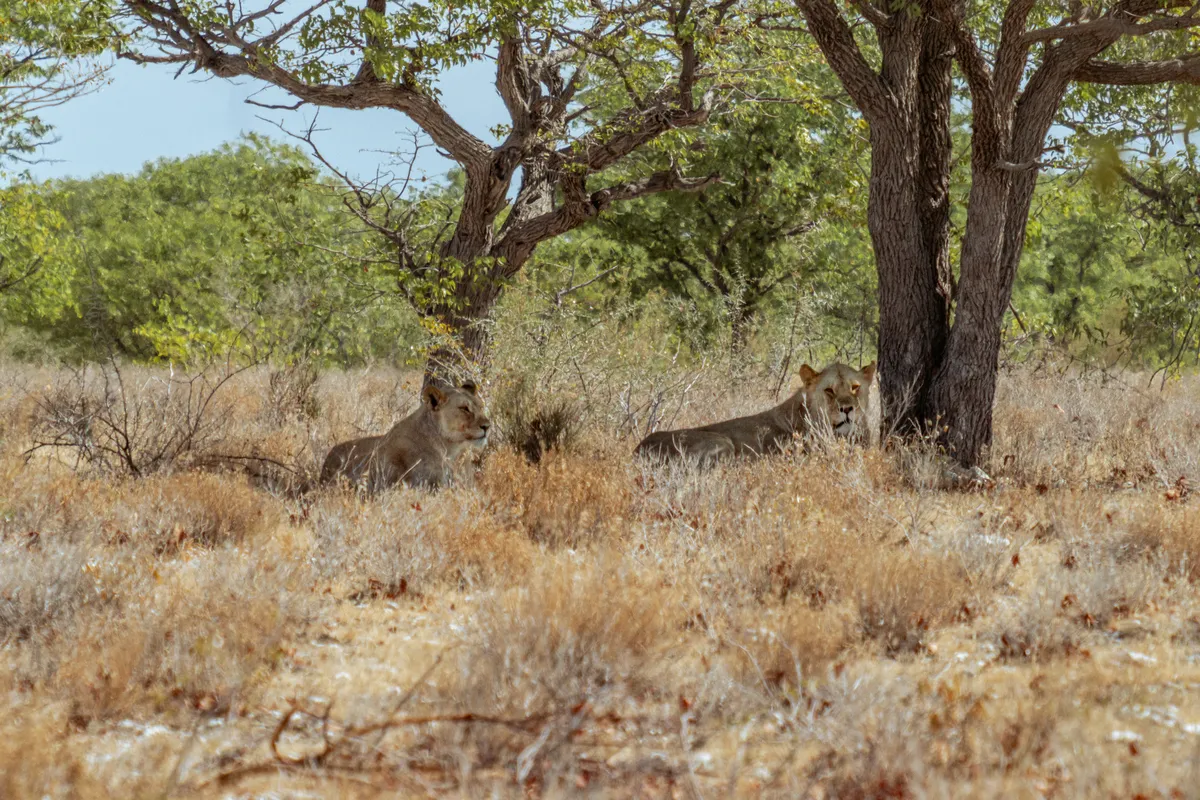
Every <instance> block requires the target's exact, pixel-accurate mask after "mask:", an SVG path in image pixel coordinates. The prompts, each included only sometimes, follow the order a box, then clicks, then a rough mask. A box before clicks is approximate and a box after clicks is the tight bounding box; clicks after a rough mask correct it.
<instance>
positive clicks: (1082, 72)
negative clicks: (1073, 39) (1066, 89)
mask: <svg viewBox="0 0 1200 800" xmlns="http://www.w3.org/2000/svg"><path fill="white" fill-rule="evenodd" d="M1073 77H1074V79H1075V80H1077V81H1079V82H1081V83H1103V84H1108V85H1110V86H1149V85H1152V84H1156V83H1191V84H1200V53H1189V54H1187V55H1184V56H1180V57H1179V58H1172V59H1168V60H1166V61H1134V62H1129V63H1125V64H1119V63H1116V62H1113V61H1096V60H1094V59H1093V60H1090V61H1088V62H1087V63H1085V64H1084V65H1083V66H1082V67H1080V68H1079V69H1077V70H1075V74H1074V75H1073Z"/></svg>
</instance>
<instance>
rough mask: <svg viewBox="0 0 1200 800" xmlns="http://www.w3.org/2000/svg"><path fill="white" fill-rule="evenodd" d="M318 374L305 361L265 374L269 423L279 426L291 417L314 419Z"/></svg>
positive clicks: (318, 410)
mask: <svg viewBox="0 0 1200 800" xmlns="http://www.w3.org/2000/svg"><path fill="white" fill-rule="evenodd" d="M320 378H321V373H320V371H319V370H318V369H317V367H316V365H315V364H313V363H312V362H311V361H308V360H303V359H302V360H299V361H295V362H293V363H291V364H287V365H286V366H283V367H281V368H279V369H275V370H272V371H271V372H270V374H269V375H268V376H267V404H266V412H267V419H268V422H269V423H270V424H272V425H275V426H277V427H278V426H282V425H285V424H286V423H288V422H289V421H292V420H315V419H317V417H318V416H320V414H321V402H320V400H319V399H318V397H317V384H318V382H319V381H320Z"/></svg>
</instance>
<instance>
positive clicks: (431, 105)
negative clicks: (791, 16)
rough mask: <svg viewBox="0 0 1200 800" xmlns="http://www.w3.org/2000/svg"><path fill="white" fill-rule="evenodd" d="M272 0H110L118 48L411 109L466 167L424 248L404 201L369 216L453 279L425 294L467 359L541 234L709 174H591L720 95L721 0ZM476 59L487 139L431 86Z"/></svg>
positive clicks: (438, 277)
mask: <svg viewBox="0 0 1200 800" xmlns="http://www.w3.org/2000/svg"><path fill="white" fill-rule="evenodd" d="M284 5H285V4H284V2H283V0H263V2H261V3H259V4H250V3H239V4H236V5H235V4H229V3H224V2H219V1H218V0H191V1H190V2H186V3H182V2H165V3H160V2H156V0H120V6H121V7H122V8H123V9H124V10H125V11H126V12H127V13H128V15H129V17H130V19H131V20H132V25H133V33H134V37H133V40H132V42H131V44H130V45H129V46H128V47H126V48H124V49H123V50H122V51H121V53H120V55H121V56H123V57H125V58H130V59H133V60H134V61H138V62H141V63H151V64H177V65H180V66H181V68H182V67H183V66H186V65H189V64H190V65H192V66H193V67H194V68H196V69H203V70H207V71H208V72H211V73H212V74H214V75H217V76H219V77H223V78H236V77H249V78H254V79H257V80H259V81H263V82H265V83H266V84H268V85H270V86H273V87H276V88H278V89H281V90H283V91H284V92H286V93H288V94H290V95H291V96H292V97H293V98H295V102H294V104H292V105H291V106H289V107H292V108H297V107H300V106H304V105H310V106H326V107H338V108H349V109H365V108H388V109H392V110H395V111H397V112H400V113H401V114H403V115H405V116H406V117H408V119H410V120H411V121H412V122H413V123H415V124H416V125H417V126H418V127H419V128H420V129H421V130H422V131H423V132H424V133H425V134H426V135H427V136H428V137H429V138H430V139H431V140H432V141H433V143H434V144H435V145H436V146H437V147H438V148H439V149H440V150H441V151H442V152H443V153H445V154H446V155H447V156H449V157H450V158H451V159H453V160H454V161H455V162H456V163H457V164H458V165H459V166H460V167H461V169H462V173H463V177H464V185H463V190H462V199H461V202H459V204H458V206H457V208H456V209H455V210H454V215H453V217H452V218H451V219H447V220H445V223H446V224H445V225H444V226H443V228H444V230H445V235H444V236H442V237H441V238H440V239H439V240H438V242H437V244H436V249H435V250H434V251H433V252H427V251H425V250H423V249H420V248H417V247H414V246H413V244H412V241H411V236H410V230H409V229H408V228H407V227H406V226H405V223H406V222H408V221H410V220H409V217H408V215H405V214H401V215H399V216H398V217H396V218H395V222H396V223H397V225H396V227H393V228H390V229H385V230H379V232H380V233H382V234H384V235H385V236H387V237H388V239H389V241H390V242H391V244H392V245H393V246H394V248H395V252H396V260H397V262H398V263H399V264H400V265H402V266H403V267H404V268H405V269H406V270H407V272H408V273H409V275H410V277H411V280H412V281H413V282H429V281H432V282H433V283H434V284H435V285H437V286H442V285H447V286H448V287H449V288H448V289H447V290H446V291H445V292H441V293H434V294H433V295H432V296H431V297H430V298H429V300H428V301H427V302H425V303H424V304H423V307H422V308H420V311H421V312H422V313H424V314H426V315H429V316H430V317H432V318H433V319H435V320H436V321H437V322H438V323H439V324H440V325H441V326H442V327H444V328H445V329H447V330H449V331H451V332H453V333H454V334H455V335H456V337H457V338H458V339H459V340H460V341H461V343H462V346H463V349H464V350H465V355H466V356H467V358H468V359H469V360H478V359H480V358H482V357H483V355H484V352H485V349H486V341H485V338H486V337H485V329H484V327H483V326H482V325H481V324H480V323H481V322H482V321H484V320H485V319H486V318H487V316H488V315H489V313H490V312H491V310H492V307H493V305H494V304H495V301H496V299H497V297H498V296H499V294H500V292H501V291H502V287H503V285H504V283H505V281H507V280H508V279H510V278H512V277H513V276H514V275H515V274H516V273H517V272H518V271H519V270H520V269H521V267H522V266H523V265H524V264H525V263H526V261H527V260H528V259H529V257H530V255H531V254H532V253H533V252H534V249H535V248H536V247H537V246H538V244H539V243H541V242H544V241H546V240H548V239H551V238H553V237H556V236H559V235H561V234H563V233H566V232H568V231H570V230H572V229H574V228H577V227H579V226H580V225H582V224H583V223H585V222H587V221H588V220H590V219H593V218H595V217H596V216H597V215H599V214H600V213H601V212H603V211H604V210H605V209H607V208H609V207H610V206H612V205H613V204H615V203H620V202H622V201H625V200H629V199H632V198H637V197H643V196H646V195H649V194H654V193H657V192H662V191H667V190H685V191H687V190H697V189H701V188H703V187H704V186H706V185H708V184H709V183H710V182H711V181H712V177H711V176H699V177H685V176H684V175H682V174H681V173H680V171H679V170H677V169H667V170H661V171H657V172H653V173H650V174H645V175H641V176H638V177H635V178H630V179H627V180H620V181H615V182H612V183H609V182H606V181H605V180H603V178H600V177H598V176H599V175H600V173H602V172H603V171H604V170H606V169H608V168H609V167H611V166H613V165H614V164H617V163H619V162H621V161H622V159H624V158H626V157H627V156H628V155H630V154H631V153H633V152H634V151H636V150H637V149H638V148H639V147H642V146H643V145H645V144H646V143H647V142H650V141H652V140H653V139H654V138H655V137H657V136H659V135H660V134H662V133H664V132H666V131H669V130H672V129H677V128H686V127H691V126H696V125H700V124H701V123H703V122H705V121H706V120H707V119H708V116H709V114H710V112H711V110H712V108H713V105H714V102H715V98H716V95H715V90H714V89H713V88H712V86H711V79H710V77H709V76H708V75H706V74H705V73H704V72H703V71H702V65H703V64H705V62H706V60H710V59H709V57H710V55H711V54H712V51H713V48H714V45H715V43H716V40H717V39H718V38H719V37H721V36H722V35H724V29H723V28H722V26H723V25H725V24H728V23H729V21H730V15H731V8H732V7H733V5H734V2H733V0H718V2H715V3H712V4H710V3H708V2H705V0H668V1H667V2H664V3H657V4H653V5H651V4H644V3H634V2H630V3H625V2H623V0H616V2H611V3H602V2H594V3H592V2H589V3H582V2H565V3H547V2H540V0H523V2H488V0H475V1H471V0H468V2H459V0H434V1H433V2H430V3H416V2H407V0H405V1H403V2H392V3H389V2H387V0H366V5H365V7H364V6H360V5H357V4H356V3H353V2H350V0H317V2H315V3H313V4H312V5H311V6H310V7H308V8H307V10H304V11H301V12H299V13H297V14H296V15H295V16H286V15H285V14H284ZM480 59H488V60H491V61H493V62H494V64H495V76H496V77H495V84H496V90H497V92H498V93H499V95H500V97H501V98H502V99H503V101H504V105H505V107H506V109H507V111H508V115H509V118H510V120H509V123H508V124H507V125H506V126H504V127H503V129H502V130H501V131H500V134H501V136H502V141H500V143H499V144H498V145H495V146H492V145H489V144H488V143H487V142H485V141H484V140H482V139H480V138H479V137H477V136H475V135H473V134H472V133H470V132H469V131H467V130H466V129H465V128H463V126H462V125H461V124H459V122H458V121H456V120H455V119H454V118H453V117H452V116H451V115H450V113H449V112H448V111H447V110H446V107H445V105H444V104H443V103H442V102H441V101H440V99H439V95H438V91H437V90H436V88H435V81H436V79H437V77H438V76H439V75H440V74H442V73H443V72H444V71H445V70H447V69H449V68H450V67H452V66H454V65H459V64H463V63H466V62H467V61H469V60H480ZM710 66H711V64H710ZM664 68H665V69H668V70H669V72H670V79H669V80H667V81H666V82H662V81H660V80H658V79H659V77H660V76H661V74H662V71H663V70H664ZM589 76H591V77H592V78H593V79H594V80H596V81H608V80H612V81H618V82H620V84H621V85H622V87H623V88H624V90H625V94H626V100H625V103H624V104H623V106H622V107H621V108H620V109H619V110H618V111H616V112H615V113H612V114H602V115H601V114H598V113H597V111H596V110H595V109H591V108H589V107H588V106H587V105H586V104H584V103H583V102H581V95H582V93H583V92H584V91H585V89H586V86H587V82H588V80H589ZM702 83H708V84H709V85H710V88H709V89H707V90H706V91H703V92H702V91H701V90H700V87H701V84H702ZM376 144H378V143H376ZM518 173H519V175H520V179H519V188H517V191H516V195H515V197H514V198H512V200H511V202H510V199H509V198H510V196H511V195H510V189H511V187H512V185H513V184H514V182H515V181H516V180H517V176H518ZM365 194H366V193H364V192H362V191H361V190H360V189H357V188H356V189H355V191H354V193H353V195H354V196H353V198H352V199H351V202H352V203H355V202H357V203H359V204H360V205H370V204H372V202H373V201H372V199H371V198H369V197H366V196H365ZM447 278H450V279H451V280H450V281H447V280H446V279H447ZM451 355H452V354H450V353H449V352H446V351H443V352H441V353H437V354H435V356H436V357H441V358H450V357H451Z"/></svg>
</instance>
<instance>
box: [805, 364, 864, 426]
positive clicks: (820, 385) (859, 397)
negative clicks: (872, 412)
mask: <svg viewBox="0 0 1200 800" xmlns="http://www.w3.org/2000/svg"><path fill="white" fill-rule="evenodd" d="M874 379H875V362H874V361H872V362H871V363H870V364H867V365H866V366H865V367H863V368H862V369H854V368H853V367H849V366H847V365H845V364H840V363H835V364H830V365H829V366H828V367H826V368H825V369H823V370H821V371H820V372H817V371H816V370H815V369H813V368H812V367H810V366H809V365H808V364H805V365H803V366H802V367H800V380H802V381H803V382H804V392H805V396H806V397H807V399H808V410H809V413H810V414H813V416H814V420H813V421H814V422H818V424H821V425H824V424H825V423H828V425H829V427H830V428H831V429H832V430H833V435H834V436H839V437H848V438H861V437H862V436H863V435H864V434H865V433H866V431H867V405H868V403H869V401H870V397H871V382H872V381H873V380H874Z"/></svg>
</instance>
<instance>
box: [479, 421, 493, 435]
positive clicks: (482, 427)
mask: <svg viewBox="0 0 1200 800" xmlns="http://www.w3.org/2000/svg"><path fill="white" fill-rule="evenodd" d="M490 427H492V423H491V422H489V421H488V420H486V419H485V420H484V421H483V422H481V423H479V430H481V431H483V432H484V433H487V432H488V428H490Z"/></svg>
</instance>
